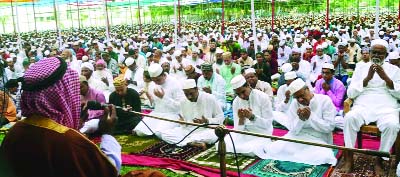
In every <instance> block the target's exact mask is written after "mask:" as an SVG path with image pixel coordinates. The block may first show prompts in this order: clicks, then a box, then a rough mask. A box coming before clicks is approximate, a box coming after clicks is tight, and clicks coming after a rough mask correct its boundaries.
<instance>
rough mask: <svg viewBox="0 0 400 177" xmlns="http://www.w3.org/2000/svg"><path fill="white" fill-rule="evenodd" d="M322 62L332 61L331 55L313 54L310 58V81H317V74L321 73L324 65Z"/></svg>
mask: <svg viewBox="0 0 400 177" xmlns="http://www.w3.org/2000/svg"><path fill="white" fill-rule="evenodd" d="M314 63H315V64H314ZM324 63H332V61H331V57H330V56H329V55H326V54H323V55H322V56H318V55H315V56H313V57H312V58H311V68H312V69H311V74H310V81H311V82H315V81H317V78H318V76H319V75H321V73H322V65H324ZM314 65H315V67H314Z"/></svg>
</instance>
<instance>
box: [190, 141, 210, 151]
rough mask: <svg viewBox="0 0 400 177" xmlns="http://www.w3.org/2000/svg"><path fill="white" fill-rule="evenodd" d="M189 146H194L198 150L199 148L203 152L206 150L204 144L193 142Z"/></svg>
mask: <svg viewBox="0 0 400 177" xmlns="http://www.w3.org/2000/svg"><path fill="white" fill-rule="evenodd" d="M189 145H191V146H195V147H199V148H201V149H203V150H206V149H207V145H206V143H203V142H193V143H189Z"/></svg>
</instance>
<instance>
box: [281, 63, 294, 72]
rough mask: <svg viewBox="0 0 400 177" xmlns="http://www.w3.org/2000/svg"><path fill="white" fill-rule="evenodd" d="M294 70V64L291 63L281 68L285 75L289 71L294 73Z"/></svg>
mask: <svg viewBox="0 0 400 177" xmlns="http://www.w3.org/2000/svg"><path fill="white" fill-rule="evenodd" d="M292 69H293V67H292V64H290V63H285V64H283V65H282V66H281V70H282V72H283V73H287V72H289V71H292Z"/></svg>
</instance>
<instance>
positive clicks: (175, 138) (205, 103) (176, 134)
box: [161, 79, 224, 147]
mask: <svg viewBox="0 0 400 177" xmlns="http://www.w3.org/2000/svg"><path fill="white" fill-rule="evenodd" d="M183 92H184V93H185V96H186V99H184V100H183V101H182V102H181V104H180V116H181V117H180V118H181V120H183V121H185V122H191V123H199V124H204V123H209V124H222V122H223V121H224V113H223V112H222V108H221V107H220V106H219V103H218V101H217V99H216V98H215V97H214V95H212V94H209V93H206V92H200V91H199V89H198V88H197V86H196V81H195V80H194V79H187V80H185V81H183ZM194 128H196V127H194V126H188V125H180V126H179V127H176V128H174V129H170V130H169V131H167V132H164V134H163V135H162V137H161V139H163V140H164V141H166V142H168V143H178V142H179V141H180V140H182V139H183V138H184V137H185V136H186V135H187V134H188V133H189V132H190V131H192V130H193V129H194ZM217 139H218V138H217V136H216V135H215V133H214V130H212V129H204V128H201V129H198V130H196V131H195V132H193V133H192V134H191V135H190V136H188V137H187V138H186V139H185V140H183V141H182V142H180V143H179V144H178V146H185V145H187V144H188V143H189V144H193V145H201V147H205V144H212V143H215V141H217Z"/></svg>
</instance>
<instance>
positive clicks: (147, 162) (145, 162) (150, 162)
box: [122, 154, 254, 177]
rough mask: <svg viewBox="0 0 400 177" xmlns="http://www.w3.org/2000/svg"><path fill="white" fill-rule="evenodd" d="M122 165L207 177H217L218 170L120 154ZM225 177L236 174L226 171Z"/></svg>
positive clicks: (184, 162) (246, 176)
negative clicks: (170, 170)
mask: <svg viewBox="0 0 400 177" xmlns="http://www.w3.org/2000/svg"><path fill="white" fill-rule="evenodd" d="M122 163H123V165H140V166H148V167H157V168H172V169H175V170H184V171H193V172H195V173H197V174H200V175H204V176H208V177H219V176H220V172H219V169H214V168H210V167H204V166H199V165H195V164H192V163H189V162H186V161H181V160H175V159H168V158H157V157H149V156H141V155H125V154H122ZM227 176H229V177H236V176H238V175H237V172H233V171H228V172H227ZM240 176H242V177H254V176H253V175H246V174H240Z"/></svg>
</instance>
